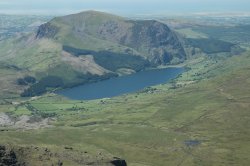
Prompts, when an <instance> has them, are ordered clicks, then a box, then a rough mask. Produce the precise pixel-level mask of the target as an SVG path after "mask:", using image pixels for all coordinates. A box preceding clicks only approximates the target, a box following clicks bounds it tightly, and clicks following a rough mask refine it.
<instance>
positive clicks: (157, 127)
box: [0, 53, 250, 166]
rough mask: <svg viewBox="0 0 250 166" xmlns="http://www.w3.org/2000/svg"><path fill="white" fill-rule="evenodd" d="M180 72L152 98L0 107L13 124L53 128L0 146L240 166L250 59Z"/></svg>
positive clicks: (17, 135) (206, 62) (200, 64)
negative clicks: (25, 118) (23, 121)
mask: <svg viewBox="0 0 250 166" xmlns="http://www.w3.org/2000/svg"><path fill="white" fill-rule="evenodd" d="M187 66H188V67H190V70H189V71H187V72H186V73H183V74H182V76H180V77H178V78H177V79H176V80H175V81H172V82H171V83H169V84H163V85H158V86H156V87H155V88H156V89H154V90H153V91H152V92H151V93H148V92H147V91H144V92H138V93H133V94H129V95H123V96H120V97H115V98H111V99H102V100H93V101H73V100H68V99H65V98H62V97H60V96H57V95H49V94H48V95H45V96H42V97H41V98H38V99H36V100H33V101H27V102H26V104H25V105H24V106H20V107H18V108H17V109H16V110H15V109H12V108H11V107H13V106H11V105H7V104H5V105H1V110H6V108H8V110H9V112H12V113H13V114H12V116H20V115H22V114H25V115H27V114H28V115H29V114H32V115H33V116H44V115H47V116H52V117H55V118H56V119H57V120H56V121H53V122H51V124H52V125H54V127H52V128H47V129H46V128H45V129H39V130H25V131H16V130H12V129H10V130H9V131H5V132H3V134H1V135H0V138H1V139H0V144H12V145H13V144H14V145H19V146H20V145H22V146H26V145H34V146H39V147H49V148H50V149H52V150H55V149H57V148H60V147H64V146H70V147H73V148H74V149H77V150H80V151H84V150H86V149H87V150H89V151H92V153H93V154H95V153H98V152H99V151H104V152H105V153H108V154H112V155H114V156H119V157H122V158H124V159H126V161H127V163H128V165H132V166H133V165H152V166H154V165H185V166H189V165H190V166H191V165H197V166H198V165H225V166H227V165H242V166H247V165H248V163H249V162H250V161H249V158H248V155H249V154H250V148H249V147H250V141H249V139H248V138H249V134H250V133H249V130H248V129H249V127H250V123H249V122H250V119H249V108H250V103H249V99H250V95H249V94H250V86H249V84H250V80H249V78H250V72H249V71H250V53H245V54H244V55H241V56H234V57H231V58H228V59H223V60H218V59H216V58H215V59H211V58H207V57H204V58H200V60H193V61H190V63H187ZM28 106H31V107H32V108H35V109H36V110H37V111H36V112H33V111H32V109H31V110H30V109H29V108H30V107H28ZM27 108H28V109H27ZM14 110H15V111H14ZM192 141H193V142H196V143H194V144H192ZM188 142H191V145H189V144H188ZM65 160H66V162H67V159H65ZM69 164H70V163H69ZM71 164H72V163H71Z"/></svg>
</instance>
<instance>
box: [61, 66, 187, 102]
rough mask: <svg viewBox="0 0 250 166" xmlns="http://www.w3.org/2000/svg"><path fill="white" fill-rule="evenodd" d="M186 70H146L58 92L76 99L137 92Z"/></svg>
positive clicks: (90, 98)
mask: <svg viewBox="0 0 250 166" xmlns="http://www.w3.org/2000/svg"><path fill="white" fill-rule="evenodd" d="M184 71H185V69H184V68H164V69H152V70H145V71H141V72H138V73H134V74H131V75H126V76H121V77H115V78H111V79H108V80H103V81H99V82H95V83H90V84H84V85H80V86H77V87H73V88H69V89H65V90H61V91H59V92H57V94H59V95H63V96H65V97H68V98H70V99H74V100H93V99H100V98H110V97H114V96H119V95H123V94H127V93H132V92H136V91H139V90H142V89H144V88H146V87H149V86H153V85H157V84H162V83H167V82H168V81H170V80H172V79H174V78H176V77H177V76H178V75H179V74H181V73H182V72H184Z"/></svg>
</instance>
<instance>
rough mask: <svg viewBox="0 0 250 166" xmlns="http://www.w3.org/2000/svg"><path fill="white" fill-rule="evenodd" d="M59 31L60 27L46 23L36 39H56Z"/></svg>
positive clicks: (39, 30) (40, 28)
mask: <svg viewBox="0 0 250 166" xmlns="http://www.w3.org/2000/svg"><path fill="white" fill-rule="evenodd" d="M58 31H59V28H58V27H56V26H53V25H52V24H51V23H45V24H43V25H41V26H40V27H39V29H38V31H37V34H36V38H43V37H46V38H54V37H55V35H56V34H57V33H58Z"/></svg>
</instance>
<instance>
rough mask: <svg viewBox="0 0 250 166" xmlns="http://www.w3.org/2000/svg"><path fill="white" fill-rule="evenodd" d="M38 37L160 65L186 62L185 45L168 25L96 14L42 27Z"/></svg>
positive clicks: (71, 16) (87, 14)
mask: <svg viewBox="0 0 250 166" xmlns="http://www.w3.org/2000/svg"><path fill="white" fill-rule="evenodd" d="M36 37H37V38H52V39H54V40H56V41H59V42H60V43H62V44H63V45H66V46H71V47H74V48H78V49H87V50H94V51H102V50H108V51H110V52H115V53H125V54H129V55H139V56H141V57H144V58H146V59H147V60H149V62H150V63H153V64H156V65H159V64H169V63H171V61H172V60H173V59H174V58H177V59H179V60H180V61H183V60H184V59H185V52H184V49H183V47H182V44H181V43H180V41H179V40H178V38H177V36H176V34H175V33H174V32H173V31H171V30H170V29H169V27H168V26H167V25H166V24H163V23H160V22H158V21H155V20H128V19H125V18H122V17H118V16H115V15H111V14H106V13H102V12H96V11H87V12H82V13H79V14H73V15H69V16H64V17H58V18H55V19H53V20H52V21H50V22H48V23H46V24H44V25H42V26H40V28H39V30H38V32H37V34H36Z"/></svg>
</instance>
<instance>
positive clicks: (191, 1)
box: [0, 0, 250, 15]
mask: <svg viewBox="0 0 250 166" xmlns="http://www.w3.org/2000/svg"><path fill="white" fill-rule="evenodd" d="M249 6H250V1H249V0H221V1H218V0H203V1H202V2H201V1H200V0H175V1H174V2H173V1H169V0H154V1H152V0H148V1H147V0H126V1H125V0H119V1H117V0H102V1H101V2H100V0H71V1H68V0H53V2H51V1H50V0H36V1H35V2H34V0H0V13H1V14H37V15H62V14H71V13H77V12H80V11H85V10H99V11H106V12H110V13H115V14H119V15H147V14H152V15H161V14H178V13H179V14H181V13H190V14H192V13H250V10H249V9H248V8H249Z"/></svg>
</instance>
